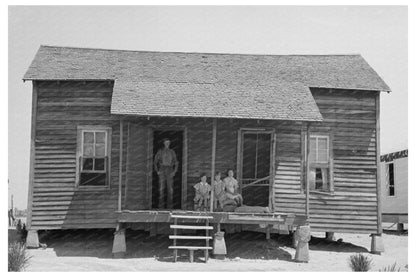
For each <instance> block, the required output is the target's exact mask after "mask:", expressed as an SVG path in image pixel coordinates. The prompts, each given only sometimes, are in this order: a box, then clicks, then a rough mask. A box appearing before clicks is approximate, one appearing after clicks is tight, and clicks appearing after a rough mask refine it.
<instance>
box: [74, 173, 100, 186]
mask: <svg viewBox="0 0 416 277" xmlns="http://www.w3.org/2000/svg"><path fill="white" fill-rule="evenodd" d="M106 176H107V174H106V173H81V176H80V182H79V185H80V186H94V187H99V186H105V185H106Z"/></svg>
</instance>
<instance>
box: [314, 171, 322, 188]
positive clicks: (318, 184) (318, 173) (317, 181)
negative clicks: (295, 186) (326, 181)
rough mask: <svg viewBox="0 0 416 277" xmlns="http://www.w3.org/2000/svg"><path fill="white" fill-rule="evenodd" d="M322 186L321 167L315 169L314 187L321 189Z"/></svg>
mask: <svg viewBox="0 0 416 277" xmlns="http://www.w3.org/2000/svg"><path fill="white" fill-rule="evenodd" d="M322 188H323V180H322V169H321V168H317V169H316V177H315V189H322Z"/></svg>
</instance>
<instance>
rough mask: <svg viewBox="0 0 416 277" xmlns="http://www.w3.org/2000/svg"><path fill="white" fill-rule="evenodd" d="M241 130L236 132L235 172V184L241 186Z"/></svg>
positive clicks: (241, 192) (241, 191)
mask: <svg viewBox="0 0 416 277" xmlns="http://www.w3.org/2000/svg"><path fill="white" fill-rule="evenodd" d="M241 144H242V130H241V129H239V130H238V132H237V168H236V170H237V172H236V173H237V174H236V175H237V176H236V177H237V182H238V183H239V184H242V182H241V181H242V180H241V179H242V177H243V172H242V171H243V167H242V161H241V158H242V156H243V155H242V151H243V149H242V145H241ZM242 187H243V186H240V194H241V195H243V188H242Z"/></svg>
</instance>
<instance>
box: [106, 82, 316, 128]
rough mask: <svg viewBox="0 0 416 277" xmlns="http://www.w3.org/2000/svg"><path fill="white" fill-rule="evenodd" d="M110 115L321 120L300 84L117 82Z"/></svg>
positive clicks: (306, 90) (307, 92) (308, 94)
mask: <svg viewBox="0 0 416 277" xmlns="http://www.w3.org/2000/svg"><path fill="white" fill-rule="evenodd" d="M155 93H156V95H155ZM111 113H113V114H132V115H144V116H161V115H163V116H184V117H213V118H250V119H280V120H307V121H320V120H322V116H321V114H320V113H319V109H318V107H317V105H316V103H315V101H314V99H313V97H312V95H311V93H310V91H309V89H308V88H307V87H306V86H304V85H303V84H300V83H281V84H279V85H275V86H255V87H250V86H242V85H228V84H227V85H225V84H221V83H216V84H196V83H162V82H119V81H118V80H117V81H116V82H115V84H114V91H113V100H112V104H111Z"/></svg>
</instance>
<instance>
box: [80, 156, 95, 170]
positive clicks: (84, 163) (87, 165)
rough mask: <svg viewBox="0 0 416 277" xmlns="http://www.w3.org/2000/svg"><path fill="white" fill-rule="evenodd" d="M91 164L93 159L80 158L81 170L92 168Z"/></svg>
mask: <svg viewBox="0 0 416 277" xmlns="http://www.w3.org/2000/svg"><path fill="white" fill-rule="evenodd" d="M92 166H93V159H91V158H83V159H82V169H83V170H92Z"/></svg>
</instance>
